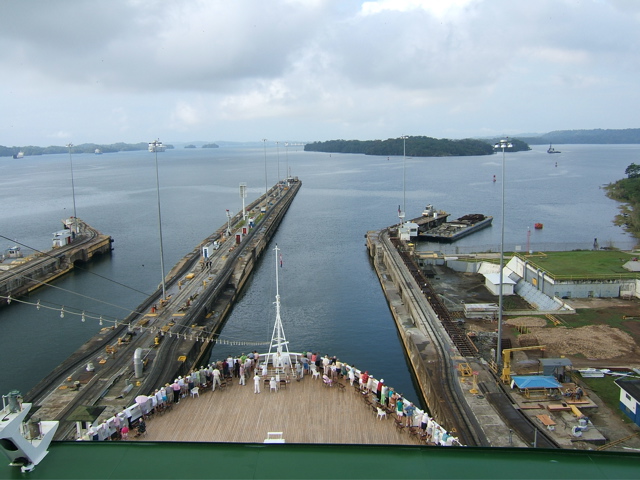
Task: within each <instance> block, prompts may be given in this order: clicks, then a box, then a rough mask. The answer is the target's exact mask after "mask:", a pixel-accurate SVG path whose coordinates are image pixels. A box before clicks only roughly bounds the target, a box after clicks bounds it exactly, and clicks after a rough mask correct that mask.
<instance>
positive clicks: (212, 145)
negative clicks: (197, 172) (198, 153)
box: [202, 143, 220, 148]
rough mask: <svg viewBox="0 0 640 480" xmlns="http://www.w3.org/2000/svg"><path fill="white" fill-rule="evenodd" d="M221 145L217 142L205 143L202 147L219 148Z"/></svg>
mask: <svg viewBox="0 0 640 480" xmlns="http://www.w3.org/2000/svg"><path fill="white" fill-rule="evenodd" d="M219 147H220V145H217V144H215V143H205V144H204V145H202V148H219Z"/></svg>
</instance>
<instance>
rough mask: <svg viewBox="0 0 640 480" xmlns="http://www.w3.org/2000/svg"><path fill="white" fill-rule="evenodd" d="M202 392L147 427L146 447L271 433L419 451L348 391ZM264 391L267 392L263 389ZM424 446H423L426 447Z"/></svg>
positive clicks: (292, 387)
mask: <svg viewBox="0 0 640 480" xmlns="http://www.w3.org/2000/svg"><path fill="white" fill-rule="evenodd" d="M238 383H239V382H238V379H233V385H232V386H227V387H226V388H224V389H222V390H221V389H220V388H217V389H216V390H215V391H214V392H212V391H211V389H210V388H207V389H206V390H202V389H201V390H200V392H199V396H198V397H195V398H192V397H191V396H188V397H186V398H183V399H181V400H180V403H179V404H176V405H174V406H173V408H172V409H171V410H170V411H167V412H165V413H163V414H158V415H155V416H153V417H151V418H150V419H149V420H148V421H147V433H146V435H145V436H144V437H143V439H144V440H148V441H175V442H231V443H234V442H240V443H263V442H264V440H265V439H266V438H267V433H268V432H282V433H283V435H282V437H283V438H284V439H285V441H286V443H316V444H322V443H327V444H380V445H385V444H386V445H417V444H418V443H419V442H418V440H417V439H416V438H415V437H412V436H411V435H409V432H407V431H403V430H398V429H397V428H396V426H395V422H394V418H395V417H391V418H387V419H381V420H380V419H378V418H377V415H376V413H375V412H374V411H373V409H372V408H371V407H370V406H369V405H367V404H366V403H365V402H364V400H363V399H362V398H361V397H362V394H360V393H357V392H356V391H355V389H354V388H353V387H351V386H350V385H349V382H348V381H347V380H341V383H342V385H344V386H345V387H344V388H341V387H339V386H337V385H334V386H332V387H327V386H324V385H323V382H322V380H320V379H313V378H312V377H311V376H307V377H305V378H304V379H303V380H301V381H299V382H298V381H295V380H292V381H291V382H290V383H288V384H287V386H286V388H282V389H279V390H278V391H277V392H271V391H269V387H268V385H264V384H262V385H261V393H260V394H255V393H254V385H253V379H250V380H248V381H247V385H246V386H241V385H239V384H238ZM265 387H266V388H265ZM423 445H424V443H423Z"/></svg>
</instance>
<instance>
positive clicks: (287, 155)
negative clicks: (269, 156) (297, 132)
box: [284, 142, 289, 185]
mask: <svg viewBox="0 0 640 480" xmlns="http://www.w3.org/2000/svg"><path fill="white" fill-rule="evenodd" d="M284 147H285V150H284V156H285V158H286V163H287V175H286V177H285V179H286V180H287V185H288V184H289V142H285V144H284Z"/></svg>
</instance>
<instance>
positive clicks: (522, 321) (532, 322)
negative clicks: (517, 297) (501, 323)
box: [505, 317, 547, 327]
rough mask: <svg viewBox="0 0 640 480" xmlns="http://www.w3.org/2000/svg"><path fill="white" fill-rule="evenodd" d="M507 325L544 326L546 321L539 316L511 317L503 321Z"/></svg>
mask: <svg viewBox="0 0 640 480" xmlns="http://www.w3.org/2000/svg"><path fill="white" fill-rule="evenodd" d="M505 323H506V324H507V325H514V326H518V327H546V326H547V321H546V320H545V319H544V318H540V317H518V318H511V319H509V320H507V321H506V322H505Z"/></svg>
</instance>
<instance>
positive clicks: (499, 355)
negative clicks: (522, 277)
mask: <svg viewBox="0 0 640 480" xmlns="http://www.w3.org/2000/svg"><path fill="white" fill-rule="evenodd" d="M511 147H513V145H512V144H511V143H509V137H507V138H506V140H500V142H499V143H496V144H495V145H494V146H493V148H495V149H499V148H501V149H502V215H501V216H502V222H501V223H502V225H501V231H500V274H499V282H500V285H499V286H498V341H497V344H496V364H497V365H498V366H500V365H502V307H503V299H502V297H503V292H502V290H503V285H502V278H503V275H504V273H503V270H504V183H505V182H504V163H505V154H504V151H505V149H507V148H511Z"/></svg>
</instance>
